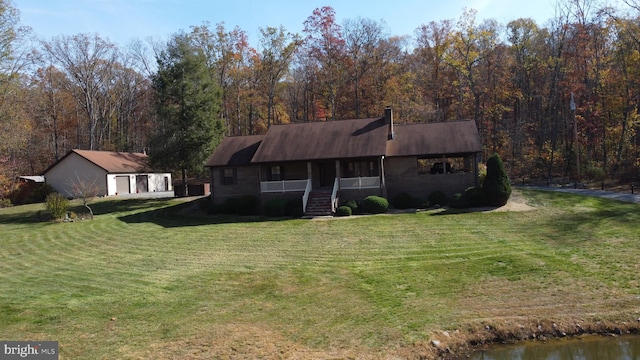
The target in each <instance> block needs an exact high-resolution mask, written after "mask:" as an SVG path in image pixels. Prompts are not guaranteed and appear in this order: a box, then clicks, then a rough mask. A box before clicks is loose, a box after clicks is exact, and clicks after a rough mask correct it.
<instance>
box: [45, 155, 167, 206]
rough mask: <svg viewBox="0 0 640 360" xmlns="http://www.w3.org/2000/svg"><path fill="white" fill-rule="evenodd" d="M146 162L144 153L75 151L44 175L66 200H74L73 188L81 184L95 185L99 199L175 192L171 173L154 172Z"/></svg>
mask: <svg viewBox="0 0 640 360" xmlns="http://www.w3.org/2000/svg"><path fill="white" fill-rule="evenodd" d="M147 160H148V159H147V155H146V154H142V153H122V152H112V151H91V150H77V149H74V150H71V151H69V152H68V153H67V154H66V155H65V156H64V157H63V158H61V159H60V160H58V161H57V162H55V163H54V164H53V165H51V166H50V167H49V168H48V169H47V170H45V171H44V173H43V175H44V178H45V182H46V183H47V184H49V185H51V186H52V187H53V188H54V189H55V190H56V191H57V192H59V193H60V194H62V195H64V196H66V197H73V187H74V185H77V184H79V183H85V184H95V186H96V187H97V188H98V189H99V193H98V196H113V195H126V194H140V195H145V194H147V195H151V193H160V192H163V193H164V192H173V189H172V188H171V173H157V172H153V171H151V169H150V167H149V165H148V161H147ZM158 195H159V194H158ZM167 195H169V194H167Z"/></svg>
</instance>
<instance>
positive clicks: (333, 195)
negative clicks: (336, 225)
mask: <svg viewBox="0 0 640 360" xmlns="http://www.w3.org/2000/svg"><path fill="white" fill-rule="evenodd" d="M339 188H340V179H339V178H336V179H335V180H334V181H333V191H332V192H331V212H332V213H335V212H336V209H337V208H338V190H339Z"/></svg>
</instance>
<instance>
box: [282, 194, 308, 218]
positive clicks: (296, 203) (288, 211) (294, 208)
mask: <svg viewBox="0 0 640 360" xmlns="http://www.w3.org/2000/svg"><path fill="white" fill-rule="evenodd" d="M284 212H285V215H287V216H293V217H302V215H304V214H303V211H302V198H299V199H289V200H287V204H286V205H285V211H284Z"/></svg>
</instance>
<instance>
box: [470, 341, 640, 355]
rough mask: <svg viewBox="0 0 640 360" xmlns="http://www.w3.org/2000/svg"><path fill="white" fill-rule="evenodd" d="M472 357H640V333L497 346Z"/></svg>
mask: <svg viewBox="0 0 640 360" xmlns="http://www.w3.org/2000/svg"><path fill="white" fill-rule="evenodd" d="M470 359H472V360H507V359H508V360H640V336H637V335H629V336H615V337H613V336H585V337H580V338H573V339H562V340H551V341H544V342H540V341H536V342H525V343H520V344H514V345H494V346H491V347H490V348H489V350H486V351H482V352H481V351H478V352H476V353H474V354H473V355H472V356H471V357H470Z"/></svg>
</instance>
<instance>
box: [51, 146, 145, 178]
mask: <svg viewBox="0 0 640 360" xmlns="http://www.w3.org/2000/svg"><path fill="white" fill-rule="evenodd" d="M71 154H77V155H79V156H81V157H83V158H85V159H87V160H88V161H90V162H92V163H94V164H95V165H96V166H98V167H100V168H102V169H104V170H105V171H106V172H108V173H139V172H150V171H151V170H150V167H149V163H148V160H147V159H148V158H147V155H146V154H142V153H124V152H114V151H94V150H78V149H74V150H71V151H69V152H68V153H67V154H66V155H65V156H64V157H62V158H61V159H60V160H58V161H57V162H56V163H54V164H53V165H51V166H50V167H49V168H48V169H47V170H45V171H44V173H46V172H47V171H49V169H51V168H52V167H54V166H55V165H56V164H58V163H59V162H61V161H62V160H64V159H65V158H67V157H68V156H69V155H71Z"/></svg>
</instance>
